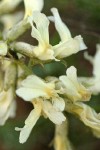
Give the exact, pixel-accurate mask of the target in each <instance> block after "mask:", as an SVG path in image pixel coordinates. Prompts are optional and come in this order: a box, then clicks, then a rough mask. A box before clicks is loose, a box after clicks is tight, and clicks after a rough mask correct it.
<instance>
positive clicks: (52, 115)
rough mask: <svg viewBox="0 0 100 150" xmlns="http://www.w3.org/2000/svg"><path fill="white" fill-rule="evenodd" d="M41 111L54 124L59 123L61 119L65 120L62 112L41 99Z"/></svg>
mask: <svg viewBox="0 0 100 150" xmlns="http://www.w3.org/2000/svg"><path fill="white" fill-rule="evenodd" d="M43 112H44V113H45V114H46V116H47V117H48V118H49V119H50V120H51V121H52V122H53V123H55V124H58V125H60V124H61V123H62V122H63V121H65V120H66V118H65V116H64V115H63V113H62V112H61V111H59V110H58V109H56V108H55V107H53V105H52V104H51V103H50V102H49V101H43Z"/></svg>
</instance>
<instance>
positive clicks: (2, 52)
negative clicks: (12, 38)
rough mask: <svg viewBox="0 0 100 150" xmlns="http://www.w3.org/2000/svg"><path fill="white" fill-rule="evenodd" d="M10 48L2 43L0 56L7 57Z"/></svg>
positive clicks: (0, 42)
mask: <svg viewBox="0 0 100 150" xmlns="http://www.w3.org/2000/svg"><path fill="white" fill-rule="evenodd" d="M7 51H8V47H7V44H6V43H5V42H3V41H0V55H1V56H5V55H6V54H7Z"/></svg>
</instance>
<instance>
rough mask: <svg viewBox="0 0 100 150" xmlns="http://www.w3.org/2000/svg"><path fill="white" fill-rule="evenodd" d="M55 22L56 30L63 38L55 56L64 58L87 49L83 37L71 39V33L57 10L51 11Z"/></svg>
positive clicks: (55, 47)
mask: <svg viewBox="0 0 100 150" xmlns="http://www.w3.org/2000/svg"><path fill="white" fill-rule="evenodd" d="M51 11H52V13H53V15H54V18H52V19H53V21H54V22H55V27H56V30H57V31H58V34H59V36H60V38H61V42H60V43H59V44H58V45H55V46H54V47H53V48H54V56H55V57H57V58H64V57H67V56H70V55H72V54H74V53H77V52H78V51H80V50H84V49H86V48H87V47H86V45H85V44H84V42H83V39H82V37H81V35H79V36H76V37H74V38H72V37H71V33H70V31H69V29H68V27H67V26H66V25H65V24H64V23H63V21H62V20H61V18H60V15H59V13H58V10H57V9H56V8H52V9H51Z"/></svg>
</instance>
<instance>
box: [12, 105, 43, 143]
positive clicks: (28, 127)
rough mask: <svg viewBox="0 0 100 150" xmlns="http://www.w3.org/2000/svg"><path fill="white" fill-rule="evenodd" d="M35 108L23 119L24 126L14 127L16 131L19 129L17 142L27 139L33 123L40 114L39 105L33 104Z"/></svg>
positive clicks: (23, 141)
mask: <svg viewBox="0 0 100 150" xmlns="http://www.w3.org/2000/svg"><path fill="white" fill-rule="evenodd" d="M34 106H35V108H34V109H33V110H32V111H31V112H30V114H29V116H28V118H27V119H26V120H25V126H24V127H23V128H18V127H16V128H15V130H16V131H20V137H19V142H20V143H25V142H26V140H27V139H28V137H29V135H30V133H31V131H32V129H33V127H34V125H35V124H36V122H37V120H38V119H39V117H40V115H41V105H39V103H38V105H37V104H36V105H34Z"/></svg>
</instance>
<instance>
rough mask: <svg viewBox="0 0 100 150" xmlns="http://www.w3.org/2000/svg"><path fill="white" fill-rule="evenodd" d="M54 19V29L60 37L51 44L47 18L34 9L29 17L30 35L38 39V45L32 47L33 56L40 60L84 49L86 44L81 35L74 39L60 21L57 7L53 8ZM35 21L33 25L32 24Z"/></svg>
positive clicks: (59, 56)
mask: <svg viewBox="0 0 100 150" xmlns="http://www.w3.org/2000/svg"><path fill="white" fill-rule="evenodd" d="M52 12H53V14H54V21H55V26H56V29H57V31H58V33H59V35H60V37H61V41H60V43H59V44H57V45H54V46H52V45H51V44H50V41H49V23H50V22H49V20H48V18H47V17H46V16H45V15H44V14H42V13H40V12H38V11H36V12H33V15H32V16H31V17H30V18H29V21H30V24H31V26H32V32H31V35H32V37H33V38H35V39H36V40H38V46H36V47H34V49H33V56H35V57H37V58H38V59H40V60H52V59H55V60H57V59H60V58H64V57H67V56H70V55H72V54H74V53H77V52H78V51H80V50H83V49H86V46H85V44H84V42H83V40H82V37H81V36H77V37H75V38H74V39H73V38H72V37H71V33H70V31H69V29H68V28H67V26H66V25H65V24H64V23H63V22H62V20H61V19H60V16H59V14H58V11H57V9H55V8H53V9H52ZM33 23H35V25H36V26H35V25H34V24H33Z"/></svg>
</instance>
